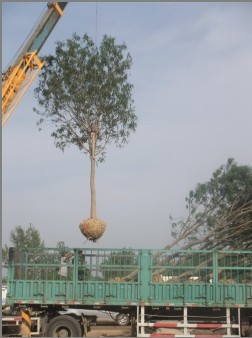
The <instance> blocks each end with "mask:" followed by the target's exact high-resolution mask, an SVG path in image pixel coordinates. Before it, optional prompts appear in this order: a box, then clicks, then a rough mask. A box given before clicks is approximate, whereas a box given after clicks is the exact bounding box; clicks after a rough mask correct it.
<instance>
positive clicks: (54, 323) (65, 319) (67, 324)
mask: <svg viewBox="0 0 252 338" xmlns="http://www.w3.org/2000/svg"><path fill="white" fill-rule="evenodd" d="M45 336H46V337H81V327H80V324H79V322H78V320H76V319H74V318H72V317H70V316H58V317H55V318H53V319H52V320H51V321H50V322H49V324H48V326H47V329H46V333H45Z"/></svg>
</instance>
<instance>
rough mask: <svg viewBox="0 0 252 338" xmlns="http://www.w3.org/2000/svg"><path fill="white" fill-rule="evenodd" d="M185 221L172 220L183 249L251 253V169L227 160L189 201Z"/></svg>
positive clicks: (175, 237) (172, 245)
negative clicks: (249, 251)
mask: <svg viewBox="0 0 252 338" xmlns="http://www.w3.org/2000/svg"><path fill="white" fill-rule="evenodd" d="M186 208H187V210H188V215H187V217H186V219H181V220H179V221H174V219H173V218H171V220H172V228H173V232H172V234H173V237H174V241H173V242H172V243H171V244H169V245H168V246H169V247H174V246H175V245H178V244H180V246H181V245H182V247H183V248H184V249H188V248H192V247H199V248H201V249H213V248H214V249H224V248H229V249H251V247H252V168H251V167H249V166H239V165H238V164H237V163H236V162H235V161H234V159H228V161H227V163H226V165H222V166H221V167H220V168H218V169H217V170H216V171H215V172H214V173H213V175H212V178H211V179H210V180H209V181H208V182H206V183H200V184H198V185H197V186H196V188H195V190H192V191H190V192H189V195H188V197H187V198H186Z"/></svg>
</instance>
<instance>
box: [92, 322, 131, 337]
mask: <svg viewBox="0 0 252 338" xmlns="http://www.w3.org/2000/svg"><path fill="white" fill-rule="evenodd" d="M87 337H132V336H131V326H130V325H129V326H113V325H107V326H91V331H89V332H88V333H87Z"/></svg>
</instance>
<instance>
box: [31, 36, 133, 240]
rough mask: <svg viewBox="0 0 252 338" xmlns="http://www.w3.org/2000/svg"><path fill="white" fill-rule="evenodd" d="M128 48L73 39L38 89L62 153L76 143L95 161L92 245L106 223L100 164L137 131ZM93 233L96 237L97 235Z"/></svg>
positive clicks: (62, 46)
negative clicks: (100, 211)
mask: <svg viewBox="0 0 252 338" xmlns="http://www.w3.org/2000/svg"><path fill="white" fill-rule="evenodd" d="M126 49H127V47H126V45H125V44H124V43H123V44H121V45H117V44H116V43H115V39H114V38H112V37H109V36H107V35H105V36H104V37H103V39H102V42H101V44H100V47H99V48H98V47H97V46H96V45H95V43H94V42H93V41H92V39H91V38H90V37H88V36H87V35H86V34H85V35H84V36H83V37H80V36H78V35H77V34H76V33H75V34H73V36H72V38H71V39H67V40H66V41H65V42H57V43H56V49H55V54H54V55H48V56H46V57H45V60H46V66H45V67H44V68H42V71H41V72H40V74H39V79H40V81H39V85H38V87H37V88H36V89H35V96H36V98H37V99H38V105H39V107H40V108H42V110H38V109H36V108H34V110H35V111H36V112H37V113H38V114H39V115H40V116H41V119H40V120H39V122H38V125H39V126H40V127H41V126H42V125H45V124H50V125H51V126H52V127H53V132H52V133H51V136H52V137H53V138H54V141H55V145H56V147H57V148H59V149H61V150H62V151H64V149H65V148H66V147H67V146H69V145H70V144H74V145H76V146H77V147H78V148H79V149H80V151H81V152H83V153H84V154H88V155H89V157H90V163H91V171H90V189H91V209H90V219H88V220H86V221H84V222H82V223H81V225H80V228H81V231H82V232H83V234H84V235H85V236H86V237H87V238H89V239H90V240H94V241H95V240H96V239H97V238H99V237H100V236H101V235H102V234H103V232H104V230H105V224H104V222H102V221H99V220H98V219H97V215H96V191H95V165H96V164H97V163H98V162H103V161H104V160H105V155H106V146H107V145H108V144H110V143H112V142H114V143H115V144H116V145H117V146H119V147H121V146H123V145H124V144H126V143H127V142H128V138H129V135H130V133H131V132H134V131H135V129H136V126H137V117H136V115H135V113H134V107H133V103H134V101H133V99H132V90H133V85H132V84H130V83H129V82H128V71H129V70H130V67H131V65H132V58H131V56H130V54H129V53H127V52H126ZM92 229H93V232H92V231H91V230H92Z"/></svg>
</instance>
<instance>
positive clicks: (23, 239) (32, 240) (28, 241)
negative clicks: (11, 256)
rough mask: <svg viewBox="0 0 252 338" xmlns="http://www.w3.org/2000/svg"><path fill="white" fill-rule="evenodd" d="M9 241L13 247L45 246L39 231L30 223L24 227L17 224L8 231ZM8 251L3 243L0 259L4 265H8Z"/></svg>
mask: <svg viewBox="0 0 252 338" xmlns="http://www.w3.org/2000/svg"><path fill="white" fill-rule="evenodd" d="M10 243H11V245H12V246H13V247H15V248H44V247H45V243H44V241H43V240H42V239H41V237H40V233H39V231H38V230H37V229H36V228H35V227H34V225H32V224H31V223H30V224H29V226H28V228H26V229H25V228H23V227H22V226H21V225H17V226H16V227H15V228H14V230H12V231H11V232H10ZM8 253H9V248H8V246H7V245H6V244H5V246H4V248H2V260H3V262H4V264H5V265H6V266H7V265H8Z"/></svg>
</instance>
